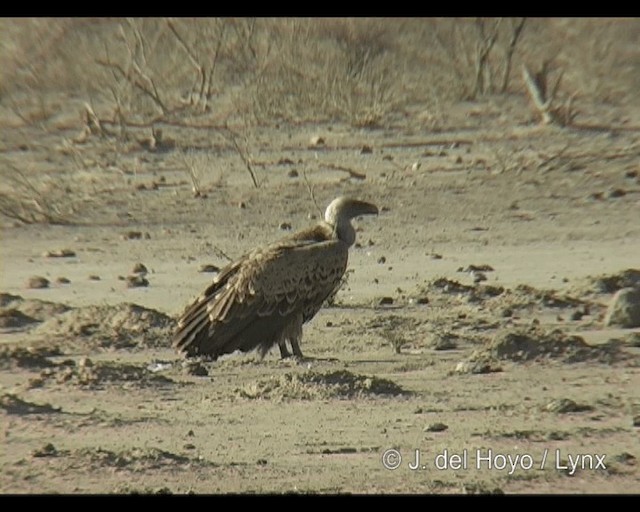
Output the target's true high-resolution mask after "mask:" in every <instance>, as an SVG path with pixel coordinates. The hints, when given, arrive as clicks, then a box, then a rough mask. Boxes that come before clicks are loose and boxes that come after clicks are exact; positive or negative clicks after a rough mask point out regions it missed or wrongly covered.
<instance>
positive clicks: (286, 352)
mask: <svg viewBox="0 0 640 512" xmlns="http://www.w3.org/2000/svg"><path fill="white" fill-rule="evenodd" d="M278 347H280V357H281V358H282V359H287V358H288V357H291V352H289V349H288V348H287V343H286V341H285V340H279V341H278Z"/></svg>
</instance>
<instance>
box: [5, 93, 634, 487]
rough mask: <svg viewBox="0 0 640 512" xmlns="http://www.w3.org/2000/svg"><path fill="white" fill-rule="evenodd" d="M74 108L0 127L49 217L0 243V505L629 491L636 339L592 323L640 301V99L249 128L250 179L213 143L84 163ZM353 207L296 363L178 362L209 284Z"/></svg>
mask: <svg viewBox="0 0 640 512" xmlns="http://www.w3.org/2000/svg"><path fill="white" fill-rule="evenodd" d="M83 104H84V101H83V100H82V99H81V98H68V99H65V100H62V103H61V108H60V109H59V111H58V112H57V113H56V114H54V115H52V116H51V117H49V118H48V119H47V121H46V129H43V127H42V126H41V125H39V124H37V123H34V124H29V123H25V122H24V119H20V118H19V117H18V116H16V115H15V112H14V111H13V110H12V109H10V108H7V107H6V106H5V105H4V104H3V105H2V109H0V114H1V115H0V123H1V125H2V132H1V133H2V136H1V137H2V138H1V140H0V153H1V154H2V163H3V165H4V166H5V168H19V169H21V172H22V173H21V177H22V178H24V180H23V181H22V183H23V185H24V184H29V183H36V185H35V188H33V190H32V193H33V195H34V197H35V198H36V199H35V200H34V201H35V202H34V204H36V203H37V202H38V201H37V200H38V198H39V199H40V200H41V201H44V202H47V201H49V203H48V206H47V210H46V211H47V212H49V213H53V214H55V215H60V216H61V217H60V218H58V217H56V218H55V219H53V221H52V219H49V220H48V221H47V220H46V219H45V220H42V219H41V218H36V217H34V218H33V219H31V220H32V222H31V221H29V220H30V219H24V220H27V221H28V222H24V221H19V220H17V219H16V218H9V217H7V216H6V215H5V216H4V217H1V219H0V220H1V222H2V231H1V243H0V246H1V248H0V258H1V259H0V262H1V263H0V264H1V267H0V276H1V279H0V292H1V293H0V322H1V323H0V435H2V449H1V450H0V469H1V471H0V475H1V476H0V492H2V493H309V492H311V493H447V494H449V493H637V492H638V491H639V490H640V327H632V328H625V327H622V326H620V325H615V324H613V325H609V323H608V322H606V321H605V317H606V314H607V308H608V307H609V306H610V304H611V303H612V299H613V297H614V294H615V293H616V292H617V291H618V290H620V289H622V288H628V287H640V104H639V103H638V101H637V97H636V98H635V103H634V102H633V101H629V102H619V103H606V102H598V101H592V100H590V101H587V100H586V99H585V100H583V101H582V102H581V103H580V115H579V116H578V117H576V119H575V122H574V123H572V124H571V126H564V127H562V126H552V125H543V124H541V123H539V122H538V120H537V119H536V118H535V111H534V109H532V106H531V104H530V101H529V100H528V97H527V95H526V93H525V90H524V89H520V90H519V91H517V92H514V93H511V94H504V95H486V96H483V97H482V98H479V99H475V100H473V101H457V102H454V103H452V104H451V106H450V107H449V108H447V109H446V112H444V114H443V115H444V117H443V118H442V119H443V121H441V122H440V123H439V125H438V128H437V129H435V128H434V126H433V125H431V124H429V123H428V122H427V121H425V109H424V107H423V106H422V105H420V104H417V105H413V106H406V107H404V108H403V109H401V110H398V111H397V112H390V113H388V114H387V115H386V116H385V118H384V122H381V123H380V124H378V125H377V126H367V127H354V126H353V125H352V124H350V123H346V122H343V121H335V120H334V121H308V122H299V123H278V124H273V123H270V124H258V125H256V126H254V127H252V129H251V139H250V145H251V158H250V159H248V158H246V154H245V153H243V152H240V151H238V150H237V148H236V150H234V147H233V145H232V144H231V143H230V142H229V139H225V138H224V137H221V136H220V131H219V129H217V128H215V127H211V126H202V127H195V126H191V127H184V126H176V125H175V124H173V123H168V122H167V123H162V122H158V123H156V124H155V126H154V129H156V130H157V129H158V128H161V129H162V141H161V142H162V144H159V145H156V146H154V145H149V144H148V143H147V142H146V141H145V140H144V139H145V137H148V136H149V134H150V133H151V130H150V129H149V128H148V127H147V126H140V127H135V126H132V127H130V128H129V138H128V139H127V140H126V141H124V142H118V143H117V144H116V143H114V139H113V138H112V137H109V136H98V135H95V134H92V135H90V136H89V137H88V138H86V140H85V139H84V138H83V139H82V140H79V139H78V133H79V132H80V130H81V129H82V126H83V125H82V122H81V121H80V116H79V114H78V113H79V112H82V111H83ZM94 108H95V110H96V111H97V112H98V111H99V110H100V109H99V108H97V107H94ZM235 141H236V139H233V140H232V142H235ZM183 148H189V152H188V153H186V152H185V151H184V150H183ZM239 154H240V156H241V157H242V156H243V155H245V157H242V158H239V156H238V155H239ZM188 158H190V159H191V160H190V162H191V164H192V165H191V167H189V162H187V159H188ZM247 162H249V163H250V165H249V166H247V165H246V164H247ZM187 168H189V169H191V170H192V172H191V173H190V172H189V170H188V169H187ZM249 168H250V169H251V173H252V174H250V172H249ZM194 169H195V171H194ZM196 171H197V172H196ZM194 173H195V174H198V176H195V175H194ZM194 178H197V179H194ZM254 179H255V180H256V181H257V185H258V186H255V184H254V183H253V181H254ZM3 185H6V183H4V184H3ZM61 188H62V190H63V192H62V194H60V190H61ZM4 190H9V189H4ZM15 190H16V189H14V191H13V192H15ZM20 190H21V191H22V192H23V193H28V187H25V186H23V187H22V188H21V189H20ZM25 190H26V192H25ZM8 193H12V192H11V190H9V192H8ZM339 195H349V196H354V197H357V198H361V199H364V200H367V201H370V202H374V203H376V204H377V205H378V207H379V208H380V215H379V216H377V217H375V216H373V217H369V216H368V217H366V218H361V219H356V220H355V221H354V224H355V225H356V227H357V237H358V238H357V243H356V245H355V246H354V247H352V249H351V253H350V260H349V270H348V272H347V276H346V280H345V282H344V285H343V287H342V288H341V289H340V291H339V292H338V294H337V295H336V297H335V299H334V300H333V301H332V303H330V304H326V305H325V307H324V308H323V309H322V310H321V311H320V312H319V313H318V315H317V316H316V317H315V318H314V319H313V320H312V321H311V322H310V323H308V324H307V325H305V329H304V338H303V341H302V345H301V346H302V350H303V352H304V353H305V356H307V359H305V360H303V361H297V360H284V361H282V360H280V358H279V352H278V350H277V348H276V349H274V350H272V351H271V352H270V353H269V354H268V355H267V356H266V357H265V358H264V359H263V360H261V359H260V358H259V357H258V356H257V354H253V353H250V354H238V353H234V354H232V355H229V356H225V357H223V358H221V359H219V360H218V361H215V362H210V361H199V360H185V359H183V358H182V357H181V356H179V355H178V354H177V353H175V351H174V350H173V349H172V347H171V333H172V331H173V329H174V327H175V322H176V318H177V317H178V315H179V314H180V313H181V312H182V311H183V310H184V308H185V307H186V306H187V305H188V304H189V303H190V301H191V300H193V299H194V298H195V297H196V296H197V295H198V294H199V293H200V292H201V291H202V290H203V289H204V288H205V287H206V286H207V285H208V283H210V281H211V280H212V278H213V276H214V275H215V272H216V271H217V270H218V269H220V268H222V267H223V266H224V265H225V264H226V263H228V262H229V259H234V258H236V257H239V256H240V255H242V254H243V253H245V252H246V251H248V250H250V249H252V248H253V247H255V246H257V245H259V244H264V243H268V242H271V241H273V240H276V239H277V238H279V237H281V236H284V235H286V234H287V233H290V232H291V231H295V230H298V229H302V228H304V227H306V226H309V225H311V224H312V223H314V222H317V221H318V220H319V218H321V216H322V212H323V210H324V208H325V206H326V205H327V204H328V203H329V202H330V201H331V200H332V199H333V198H334V197H337V196H339ZM54 201H55V204H54V205H53V206H52V205H51V203H53V202H54ZM34 211H35V212H36V213H38V212H41V211H42V208H40V206H39V205H38V204H36V207H35V210H34ZM63 214H64V216H63V217H62V215H63ZM61 219H64V221H60V222H58V221H59V220H61ZM38 278H39V279H38ZM416 454H418V456H419V460H418V461H416Z"/></svg>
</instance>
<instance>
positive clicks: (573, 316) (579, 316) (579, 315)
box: [569, 310, 584, 321]
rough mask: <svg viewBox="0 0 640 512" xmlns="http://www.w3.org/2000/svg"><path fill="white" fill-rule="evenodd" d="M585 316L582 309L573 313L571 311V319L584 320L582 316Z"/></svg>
mask: <svg viewBox="0 0 640 512" xmlns="http://www.w3.org/2000/svg"><path fill="white" fill-rule="evenodd" d="M583 316H584V313H583V312H582V311H580V310H578V311H574V312H573V313H571V316H570V317H569V318H571V320H573V321H578V320H582V317H583Z"/></svg>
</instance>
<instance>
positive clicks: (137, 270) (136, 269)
mask: <svg viewBox="0 0 640 512" xmlns="http://www.w3.org/2000/svg"><path fill="white" fill-rule="evenodd" d="M131 272H132V273H133V274H146V273H147V272H148V270H147V267H145V266H144V264H142V263H136V264H135V265H134V266H133V270H132V271H131Z"/></svg>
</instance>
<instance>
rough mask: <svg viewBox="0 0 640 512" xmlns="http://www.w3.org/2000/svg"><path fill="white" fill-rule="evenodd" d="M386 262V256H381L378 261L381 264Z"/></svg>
mask: <svg viewBox="0 0 640 512" xmlns="http://www.w3.org/2000/svg"><path fill="white" fill-rule="evenodd" d="M386 262H387V258H385V257H384V256H380V257H379V258H378V263H379V264H380V265H382V264H383V263H386Z"/></svg>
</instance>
